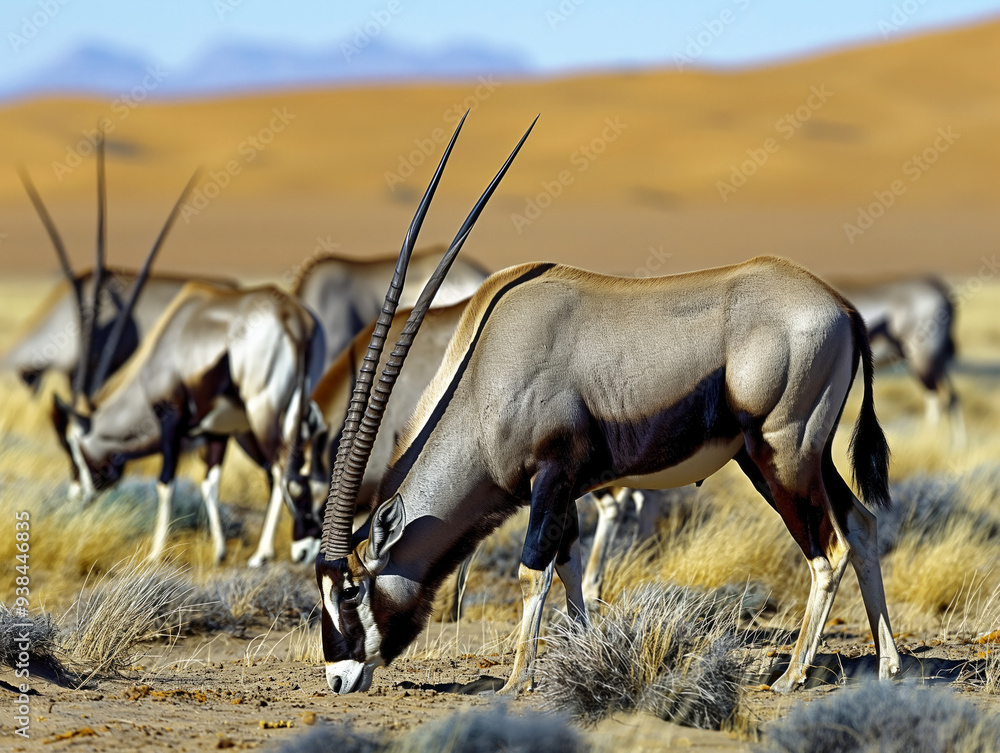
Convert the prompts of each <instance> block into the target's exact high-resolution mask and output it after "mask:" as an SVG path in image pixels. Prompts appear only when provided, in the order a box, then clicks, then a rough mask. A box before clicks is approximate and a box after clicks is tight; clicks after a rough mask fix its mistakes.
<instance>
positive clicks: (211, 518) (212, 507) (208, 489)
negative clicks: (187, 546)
mask: <svg viewBox="0 0 1000 753" xmlns="http://www.w3.org/2000/svg"><path fill="white" fill-rule="evenodd" d="M221 473H222V469H221V468H220V467H219V466H217V465H214V466H212V467H211V468H209V469H208V473H206V474H205V480H204V481H202V482H201V496H202V499H203V500H204V501H205V512H206V513H207V514H208V530H209V532H210V533H211V535H212V559H213V560H214V561H215V564H219V563H220V562H222V561H223V560H224V559H225V558H226V537H225V535H224V534H223V533H222V521H221V519H220V518H219V476H220V475H221Z"/></svg>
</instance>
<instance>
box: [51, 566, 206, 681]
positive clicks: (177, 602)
mask: <svg viewBox="0 0 1000 753" xmlns="http://www.w3.org/2000/svg"><path fill="white" fill-rule="evenodd" d="M189 591H190V585H189V584H188V582H187V580H186V579H184V578H183V574H182V572H181V571H180V570H179V569H177V568H173V567H164V566H162V565H156V564H153V563H149V562H145V561H137V560H136V559H135V558H132V559H130V560H126V561H124V562H121V563H119V564H118V565H116V566H114V567H113V568H111V570H109V571H108V572H107V573H105V574H104V575H102V576H101V578H100V579H99V580H98V581H97V583H96V584H95V585H94V587H93V588H91V589H89V590H87V591H86V592H84V593H82V594H81V595H80V596H79V598H78V599H77V603H76V608H75V615H74V616H75V621H74V624H73V626H72V627H71V628H70V629H69V630H68V632H67V635H66V639H65V643H66V645H67V646H68V647H69V648H70V650H71V651H72V653H73V656H74V657H75V658H76V659H78V660H80V661H82V662H84V663H86V664H87V666H89V667H90V668H91V671H92V673H93V674H95V675H108V674H110V675H114V674H118V673H120V672H121V671H122V670H123V669H125V668H127V667H129V666H131V665H132V664H134V663H135V658H136V657H135V651H134V649H135V647H136V646H137V645H138V644H139V643H141V642H143V641H148V640H152V639H154V638H157V637H160V636H162V635H164V634H165V632H164V631H167V630H170V629H176V628H177V627H178V626H179V625H180V623H181V621H182V619H183V614H184V611H185V607H184V602H185V600H186V598H187V595H188V593H189Z"/></svg>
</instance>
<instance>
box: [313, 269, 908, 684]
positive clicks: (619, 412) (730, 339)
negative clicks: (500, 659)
mask: <svg viewBox="0 0 1000 753" xmlns="http://www.w3.org/2000/svg"><path fill="white" fill-rule="evenodd" d="M869 358H870V352H869V349H868V341H867V334H866V332H865V328H864V325H863V322H862V321H861V318H860V315H858V314H857V312H856V311H855V310H854V309H853V308H852V307H851V305H850V304H849V303H848V302H847V301H846V300H845V299H844V298H843V297H842V296H840V295H839V294H837V293H836V292H835V291H834V290H832V289H831V288H830V287H829V286H827V285H826V284H825V283H823V282H822V281H820V280H819V279H817V278H816V277H814V276H813V275H811V274H810V273H809V272H807V271H805V270H804V269H802V268H801V267H798V266H797V265H794V264H792V263H790V262H787V261H784V260H781V259H775V258H771V257H762V258H757V259H753V260H750V261H748V262H745V263H744V264H740V265H735V266H731V267H722V268H718V269H712V270H706V271H703V272H695V273H690V274H684V275H673V276H670V277H662V278H652V279H642V280H640V279H627V278H615V277H608V276H603V275H597V274H594V273H590V272H586V271H583V270H578V269H573V268H570V267H565V266H559V265H547V264H534V265H523V266H521V267H515V268H512V269H508V270H504V271H503V272H499V273H497V274H495V275H493V276H492V277H491V278H490V279H489V280H488V281H487V282H486V283H484V285H483V286H482V287H481V289H480V290H479V292H478V293H477V294H476V296H475V297H474V298H473V300H472V302H470V304H469V306H468V307H467V309H466V312H465V315H464V316H463V319H462V322H461V323H460V325H459V328H458V331H457V332H456V334H455V337H454V338H453V340H452V342H451V345H450V346H449V351H448V354H447V356H446V358H445V361H444V363H443V364H442V367H441V369H440V370H439V372H438V374H437V376H436V377H435V379H434V381H433V382H432V384H431V386H430V387H429V388H428V389H427V391H426V392H425V393H424V395H423V397H422V398H421V401H420V404H419V406H418V408H417V411H416V413H415V415H414V420H413V421H412V423H411V424H410V426H409V427H408V430H407V431H406V432H404V435H403V436H402V437H401V439H400V441H399V444H398V450H397V453H396V455H395V457H394V458H393V460H392V463H391V466H390V468H389V470H388V471H387V473H386V474H385V477H384V479H383V482H382V485H381V487H380V489H379V492H378V497H379V499H380V500H382V501H383V504H382V505H381V506H380V507H379V508H378V509H377V510H376V511H375V513H374V514H373V516H372V518H371V520H370V521H369V523H368V525H366V527H365V528H363V529H362V530H360V531H359V532H358V533H357V534H356V536H355V550H354V553H353V554H351V555H350V556H348V557H347V558H346V560H345V561H344V562H345V565H344V566H343V568H341V566H340V565H335V564H334V563H332V562H330V561H329V560H327V561H324V560H323V556H322V555H321V557H320V560H319V561H318V564H317V573H318V575H319V577H320V582H321V590H323V594H324V604H325V605H326V609H327V611H328V612H330V611H331V610H333V609H334V608H336V607H337V600H338V596H337V594H338V592H339V591H338V589H339V588H340V589H342V588H344V587H345V586H342V585H338V579H340V580H341V582H342V583H348V584H350V587H351V589H352V590H351V593H352V594H353V593H355V590H354V589H357V591H358V592H359V593H360V595H359V596H358V597H357V598H358V601H357V603H356V604H353V603H352V604H351V605H350V606H348V607H345V606H343V605H341V606H340V607H339V609H338V611H337V612H332V613H331V617H330V623H331V624H334V625H335V626H336V629H337V632H331V633H330V635H331V637H330V639H329V645H330V646H331V651H329V652H328V653H327V656H328V661H329V657H330V656H331V655H332V654H337V653H343V652H344V651H345V650H346V649H343V648H342V649H337V648H336V647H338V646H343V647H348V646H357V648H356V649H355V653H354V654H353V658H346V657H345V658H344V659H342V660H339V661H336V662H331V663H329V664H328V668H327V677H328V682H330V684H331V687H335V688H336V689H338V691H339V692H350V691H351V690H356V689H363V688H364V687H366V684H367V683H368V682H370V679H371V672H372V670H373V669H374V667H376V666H378V665H380V664H382V663H386V662H388V661H391V660H392V659H393V658H394V657H395V656H398V655H399V653H400V652H401V651H402V650H403V649H404V648H405V647H406V645H407V644H408V643H409V642H410V641H412V640H413V639H414V638H415V637H416V635H418V634H419V631H420V630H421V629H422V627H423V625H424V624H425V621H426V619H427V614H428V608H429V604H430V601H431V599H432V598H433V595H434V591H435V589H436V588H437V587H438V585H439V584H440V582H441V579H442V578H443V577H444V575H445V574H446V573H447V572H448V571H449V570H450V569H453V568H454V567H455V566H457V564H458V563H459V562H460V561H461V559H462V558H463V557H464V556H466V555H467V554H468V553H469V551H470V550H471V548H472V547H474V546H475V544H476V543H477V542H478V541H479V540H480V539H481V538H482V537H484V536H485V535H487V534H488V533H489V532H490V531H491V530H493V529H494V528H495V527H496V526H497V525H499V524H500V523H501V522H502V521H503V520H504V519H505V518H506V517H507V516H509V515H511V514H512V513H513V512H514V511H515V510H516V509H517V508H518V507H520V506H523V505H528V506H529V507H530V511H531V512H530V518H529V530H528V533H527V536H526V540H525V545H524V552H523V554H522V565H521V572H520V579H521V586H522V591H523V595H524V605H525V608H524V615H523V619H522V628H521V640H520V642H519V644H518V653H517V657H516V660H515V670H514V673H513V675H512V677H511V678H510V681H509V682H508V684H507V686H506V688H505V690H506V691H507V692H516V691H518V690H520V689H521V688H523V687H524V686H525V685H526V684H529V683H530V681H531V667H532V664H533V660H534V656H535V651H536V645H537V638H538V630H539V623H540V619H541V613H542V612H541V610H542V605H543V603H544V600H545V597H546V595H547V592H548V588H549V585H550V584H551V580H552V575H553V570H555V571H557V572H558V573H559V576H560V578H561V579H562V581H563V583H564V584H565V585H566V592H567V600H568V605H567V606H568V608H569V611H570V614H571V615H575V616H576V617H577V619H580V620H585V619H586V618H585V609H584V604H583V594H582V586H581V569H582V563H581V560H580V552H579V545H578V543H577V540H576V537H577V526H576V514H575V512H576V511H575V504H574V499H576V498H577V497H578V496H580V495H581V494H583V493H585V492H587V491H592V490H595V489H602V488H605V487H610V486H614V485H628V486H636V487H644V488H666V487H672V486H681V485H686V484H689V483H694V482H698V481H701V480H702V479H704V478H705V477H706V476H708V475H710V474H711V473H714V472H715V471H716V470H718V469H719V468H721V467H722V466H723V465H724V464H725V463H727V462H729V461H730V460H732V459H736V460H737V461H738V462H739V464H740V466H741V468H742V469H743V470H744V472H745V473H746V474H747V475H748V476H749V477H750V478H751V480H752V481H753V482H754V484H755V486H756V487H757V488H758V490H759V491H760V492H761V493H762V495H763V496H764V497H765V499H766V500H767V501H768V503H769V504H771V505H772V507H774V509H775V510H776V511H777V512H778V513H779V515H780V516H781V518H782V520H783V521H784V523H785V525H786V526H787V527H788V529H789V531H790V533H791V534H792V536H793V538H794V539H795V541H796V543H798V545H799V546H800V547H801V549H802V551H803V552H804V554H805V555H806V557H807V560H808V562H809V566H810V570H811V572H812V577H813V582H812V589H811V591H810V596H809V601H808V604H807V607H806V615H805V618H804V621H803V625H802V629H801V631H800V634H799V639H798V641H797V643H796V646H795V650H794V652H793V655H792V658H791V663H790V665H789V667H788V669H787V671H786V672H785V674H784V675H783V676H782V677H781V679H780V680H779V681H778V682H777V683H776V684H775V689H776V690H784V691H787V690H791V689H793V688H795V687H797V686H798V685H799V684H801V683H802V682H804V680H805V678H806V670H807V667H808V666H809V664H810V663H811V661H812V658H813V656H814V654H815V651H816V649H817V646H818V644H819V640H820V637H821V633H822V628H823V625H824V623H825V620H826V617H827V615H828V613H829V609H830V606H831V605H832V602H833V597H834V595H835V593H836V590H837V585H838V584H839V581H840V578H841V576H842V574H843V572H844V569H845V568H846V565H847V562H848V561H850V562H851V563H852V564H853V566H854V568H855V571H856V573H857V575H858V579H859V583H860V585H861V591H862V595H863V597H864V601H865V606H866V609H867V612H868V617H869V620H870V623H871V629H872V634H873V636H874V641H875V645H876V649H877V651H878V655H879V666H880V675H881V676H883V677H888V676H890V675H892V674H894V673H895V672H897V671H898V669H899V658H898V655H897V653H896V650H895V646H894V644H893V640H892V633H891V629H890V625H889V618H888V613H887V610H886V606H885V598H884V593H883V587H882V579H881V572H880V568H879V562H878V557H877V549H876V546H875V536H876V533H875V531H876V525H875V518H874V516H873V515H872V514H871V513H870V512H869V511H868V510H867V509H865V507H864V506H862V505H861V504H860V502H859V501H858V499H857V498H856V497H855V496H854V494H853V492H852V491H851V489H850V487H848V485H847V484H846V483H845V482H844V481H843V479H842V478H841V477H840V475H839V474H838V473H837V470H836V468H834V466H833V463H832V460H831V458H830V445H831V443H832V438H833V433H834V431H835V429H836V426H837V422H838V419H839V416H840V412H841V409H842V407H843V404H844V401H845V400H846V397H847V393H848V391H849V389H850V385H851V382H852V379H853V376H854V372H855V369H856V367H857V364H858V362H859V359H860V360H861V363H862V364H863V365H864V367H865V369H864V371H865V373H864V389H865V399H864V402H863V408H862V412H861V417H860V418H859V422H858V426H857V429H856V441H855V443H854V447H853V452H854V467H855V471H856V474H857V476H858V480H859V483H860V485H861V487H862V489H863V490H864V493H865V496H866V498H867V499H868V501H869V502H870V503H872V504H876V505H879V504H882V505H887V504H889V499H888V492H887V477H886V464H887V454H888V449H887V447H886V445H885V440H884V436H883V434H882V432H881V429H880V428H879V426H878V423H877V420H876V419H875V415H874V409H873V406H872V397H871V365H870V361H869V360H868V359H869ZM328 522H329V521H328ZM365 537H367V538H365ZM338 562H339V561H338ZM338 568H341V569H338ZM344 568H346V569H344ZM368 624H373V625H374V626H375V627H376V628H377V633H378V635H377V636H374V635H373V634H370V633H365V636H364V638H363V640H362V639H359V638H358V636H357V635H354V634H353V632H352V631H357V630H358V629H359V628H358V625H368ZM324 625H326V622H325V623H324ZM325 635H326V634H325ZM336 636H340V637H339V638H337V637H336ZM324 645H327V641H326V639H325V644H324Z"/></svg>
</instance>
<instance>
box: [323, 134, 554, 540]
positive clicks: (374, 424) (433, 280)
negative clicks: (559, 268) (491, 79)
mask: <svg viewBox="0 0 1000 753" xmlns="http://www.w3.org/2000/svg"><path fill="white" fill-rule="evenodd" d="M537 121H538V117H537V116H536V117H535V120H533V121H532V123H531V125H530V126H529V127H528V130H527V131H525V133H524V135H523V136H522V137H521V140H520V141H519V142H518V143H517V146H515V147H514V150H513V151H512V152H511V153H510V156H509V157H508V158H507V161H506V162H504V164H503V167H501V168H500V171H499V172H498V173H497V174H496V176H495V177H494V178H493V180H492V181H491V182H490V184H489V186H487V188H486V190H485V191H484V192H483V194H482V196H480V197H479V200H478V201H477V202H476V204H475V205H474V206H473V208H472V211H471V212H469V216H468V217H466V219H465V222H464V223H462V227H461V228H460V229H459V231H458V234H457V235H456V236H455V239H454V240H453V241H452V242H451V245H450V246H449V247H448V250H447V251H446V252H445V255H444V257H443V258H442V259H441V261H440V262H439V264H438V266H437V269H436V270H435V271H434V274H433V275H431V277H430V279H428V281H427V283H426V284H425V285H424V289H423V290H422V291H421V292H420V296H419V298H418V299H417V304H416V306H414V308H413V311H412V312H411V313H410V317H409V319H407V322H406V325H405V326H404V327H403V331H402V333H401V334H400V337H399V340H398V341H397V343H396V347H395V348H394V349H393V351H392V353H391V354H390V355H389V358H388V360H387V362H386V365H385V368H384V369H383V371H382V376H381V377H380V378H379V381H378V384H377V385H376V386H375V390H374V394H373V395H372V397H371V400H370V401H369V403H368V407H367V409H366V410H365V415H364V418H363V419H362V421H361V425H360V428H359V429H358V430H357V437H356V438H355V440H354V441H353V442H352V444H351V447H350V450H349V455H348V456H347V457H346V459H345V460H344V462H343V466H342V471H341V476H340V478H339V479H338V482H339V483H338V484H337V488H336V499H334V507H333V510H332V511H330V514H328V517H327V520H326V521H325V525H324V531H323V552H324V555H325V556H326V557H327V558H331V559H336V558H338V557H345V556H347V555H348V554H349V553H350V551H351V524H352V522H353V517H354V508H355V505H356V500H357V496H358V492H359V490H360V488H361V480H362V478H363V477H364V473H365V468H366V467H367V465H368V459H369V457H370V456H371V451H372V447H373V446H374V444H375V438H376V436H377V434H378V429H379V426H380V425H381V423H382V417H383V415H384V413H385V408H386V405H387V403H388V400H389V396H390V394H391V393H392V389H393V386H394V384H395V382H396V377H397V376H398V375H399V371H400V369H401V368H402V365H403V361H404V360H405V359H406V355H407V353H408V352H409V349H410V346H411V345H412V343H413V338H414V337H415V336H416V333H417V331H418V330H419V328H420V324H421V322H423V319H424V315H425V314H426V313H427V310H428V309H429V308H430V305H431V302H432V301H433V299H434V295H435V294H436V293H437V291H438V289H439V288H440V287H441V284H442V282H444V278H445V275H447V273H448V270H449V269H450V268H451V265H452V263H453V262H454V261H455V258H456V257H457V256H458V252H459V251H460V250H461V248H462V246H463V244H464V243H465V241H466V239H467V238H468V237H469V233H470V232H471V231H472V228H473V226H474V225H475V223H476V220H478V219H479V215H481V214H482V212H483V209H484V208H485V207H486V204H487V202H488V201H489V200H490V197H492V196H493V193H494V191H496V188H497V186H498V185H499V184H500V181H501V180H502V179H503V177H504V175H506V173H507V170H508V169H509V168H510V166H511V164H512V163H513V161H514V158H515V157H516V156H517V153H518V152H519V151H520V150H521V147H522V146H523V145H524V142H525V140H527V138H528V135H529V134H530V133H531V129H532V128H534V127H535V123H536V122H537ZM373 339H374V338H373ZM379 354H381V349H380V350H379ZM338 454H339V452H338ZM333 497H334V494H333V492H331V499H333Z"/></svg>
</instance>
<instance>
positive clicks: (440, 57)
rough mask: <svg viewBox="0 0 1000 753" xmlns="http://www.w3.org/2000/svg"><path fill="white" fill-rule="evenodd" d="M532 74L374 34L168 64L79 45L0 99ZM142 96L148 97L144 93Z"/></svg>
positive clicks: (247, 47) (244, 46) (491, 55)
mask: <svg viewBox="0 0 1000 753" xmlns="http://www.w3.org/2000/svg"><path fill="white" fill-rule="evenodd" d="M530 73H531V69H530V66H529V65H528V63H527V62H526V60H525V58H524V57H523V55H521V54H520V53H518V52H517V51H513V50H501V49H495V48H494V49H491V48H489V47H485V46H483V45H480V44H474V43H467V44H455V45H452V46H449V47H446V48H439V49H437V50H435V51H433V52H425V51H419V50H413V49H408V48H403V47H398V46H395V45H393V44H391V43H388V42H385V41H383V40H381V39H379V38H377V37H376V38H373V39H370V40H366V39H364V38H359V39H356V40H345V41H344V42H343V43H341V44H338V45H336V46H334V47H332V48H330V49H327V50H324V51H299V50H293V49H288V48H283V47H273V46H266V45H256V44H252V43H229V44H224V45H220V46H218V47H216V48H214V49H212V50H210V51H209V52H208V53H206V54H204V55H203V56H202V57H201V58H199V59H197V60H196V61H195V62H194V63H192V64H190V65H185V66H182V67H180V68H177V69H169V68H167V67H165V66H162V65H156V64H155V63H153V62H152V61H150V60H147V59H144V58H143V57H142V56H141V55H139V54H135V53H129V52H124V51H119V50H111V49H107V48H104V47H97V46H88V47H82V48H79V49H77V50H75V51H74V52H72V53H70V54H69V55H67V56H66V57H64V58H63V59H62V60H60V61H59V62H57V63H55V64H53V65H50V66H48V67H44V68H41V69H36V70H34V71H31V72H28V73H27V74H25V75H24V76H23V77H21V78H20V80H15V81H13V82H10V83H7V84H6V85H4V84H0V99H5V100H10V99H20V98H23V97H29V96H36V95H42V94H53V95H66V94H86V95H101V96H112V97H115V96H122V95H126V94H128V93H129V92H131V91H132V90H133V89H134V88H135V87H140V88H145V89H146V90H147V91H148V96H149V97H154V98H158V99H159V98H179V97H190V96H207V95H219V94H229V93H232V94H239V93H246V92H251V91H274V90H284V89H302V88H312V87H321V86H336V85H351V84H356V83H357V84H371V83H396V82H407V81H417V80H419V81H461V80H466V79H475V78H476V77H478V76H483V75H490V74H493V75H495V76H504V77H507V78H509V77H511V76H521V75H528V74H530ZM143 98H145V97H143Z"/></svg>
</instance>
